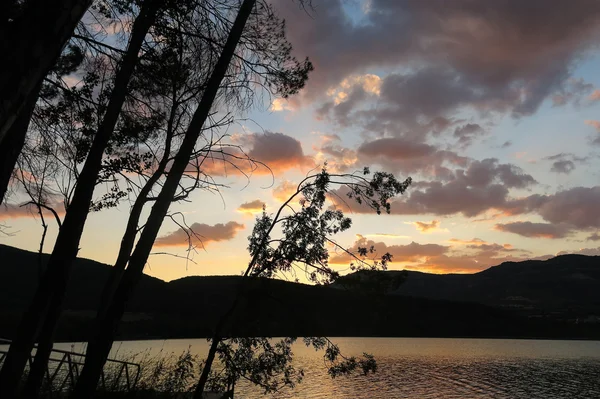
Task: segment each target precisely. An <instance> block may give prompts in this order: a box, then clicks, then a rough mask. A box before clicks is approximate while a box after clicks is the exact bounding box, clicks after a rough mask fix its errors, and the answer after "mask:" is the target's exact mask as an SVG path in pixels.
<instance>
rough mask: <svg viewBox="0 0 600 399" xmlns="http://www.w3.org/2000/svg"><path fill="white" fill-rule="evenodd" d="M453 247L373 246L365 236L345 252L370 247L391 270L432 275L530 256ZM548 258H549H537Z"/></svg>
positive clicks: (491, 246)
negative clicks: (386, 257) (385, 259)
mask: <svg viewBox="0 0 600 399" xmlns="http://www.w3.org/2000/svg"><path fill="white" fill-rule="evenodd" d="M471 242H472V244H470V243H471ZM453 244H455V245H439V244H420V243H417V242H411V243H410V244H407V245H388V244H386V243H385V242H381V241H379V242H376V241H373V240H369V239H367V238H366V237H365V236H358V239H357V240H356V241H355V242H354V244H353V245H352V246H351V247H350V248H348V249H349V251H351V252H355V251H357V250H358V248H359V247H367V248H369V247H371V246H373V247H374V248H375V251H376V256H381V255H383V254H385V253H386V252H389V253H390V254H392V263H391V265H390V267H391V268H394V269H397V268H405V269H410V270H418V271H425V272H433V273H472V272H474V271H479V270H483V269H486V268H488V267H490V266H494V265H498V264H500V263H502V262H506V261H521V260H526V259H528V258H529V257H530V256H531V254H530V253H529V252H528V251H524V250H520V249H516V248H513V247H512V246H510V245H507V244H504V245H500V244H496V243H488V242H485V241H482V240H479V239H473V240H464V241H463V240H458V239H455V241H454V242H453ZM548 257H550V255H548V256H544V257H541V258H548ZM352 261H353V259H352V257H350V256H348V255H346V254H344V253H336V254H334V255H332V257H331V259H330V263H332V264H348V263H350V262H352Z"/></svg>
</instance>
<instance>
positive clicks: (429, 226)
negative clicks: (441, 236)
mask: <svg viewBox="0 0 600 399" xmlns="http://www.w3.org/2000/svg"><path fill="white" fill-rule="evenodd" d="M411 224H412V225H413V226H415V228H416V229H417V230H419V231H420V232H421V233H433V232H434V231H447V230H446V229H440V228H439V227H440V221H439V220H432V221H431V222H429V223H427V222H413V223H411Z"/></svg>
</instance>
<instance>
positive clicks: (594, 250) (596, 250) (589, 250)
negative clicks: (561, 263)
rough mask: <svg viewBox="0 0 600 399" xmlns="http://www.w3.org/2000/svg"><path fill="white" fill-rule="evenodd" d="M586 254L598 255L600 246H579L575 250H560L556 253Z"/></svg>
mask: <svg viewBox="0 0 600 399" xmlns="http://www.w3.org/2000/svg"><path fill="white" fill-rule="evenodd" d="M569 254H574V255H587V256H599V255H600V247H598V248H581V249H579V250H577V251H560V252H559V253H558V254H557V255H569Z"/></svg>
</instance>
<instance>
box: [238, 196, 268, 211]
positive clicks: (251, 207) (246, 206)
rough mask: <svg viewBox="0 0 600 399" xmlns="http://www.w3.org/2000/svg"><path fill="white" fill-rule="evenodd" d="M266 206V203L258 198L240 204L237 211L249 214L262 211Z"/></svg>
mask: <svg viewBox="0 0 600 399" xmlns="http://www.w3.org/2000/svg"><path fill="white" fill-rule="evenodd" d="M264 206H265V203H264V202H262V201H261V200H258V199H257V200H254V201H250V202H244V203H243V204H242V205H240V206H239V208H238V209H237V211H238V212H242V213H249V214H254V213H260V212H262V211H263V208H264Z"/></svg>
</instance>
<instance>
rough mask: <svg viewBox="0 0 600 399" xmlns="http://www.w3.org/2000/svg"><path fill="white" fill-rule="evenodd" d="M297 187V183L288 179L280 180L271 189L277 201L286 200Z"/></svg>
mask: <svg viewBox="0 0 600 399" xmlns="http://www.w3.org/2000/svg"><path fill="white" fill-rule="evenodd" d="M297 189H298V185H297V184H296V183H293V182H291V181H289V180H284V181H282V182H281V183H280V184H279V185H278V186H277V187H275V188H274V189H273V198H275V199H276V200H278V201H281V202H284V201H287V200H288V199H289V198H290V197H291V196H292V195H293V194H294V193H295V192H296V190H297Z"/></svg>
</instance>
